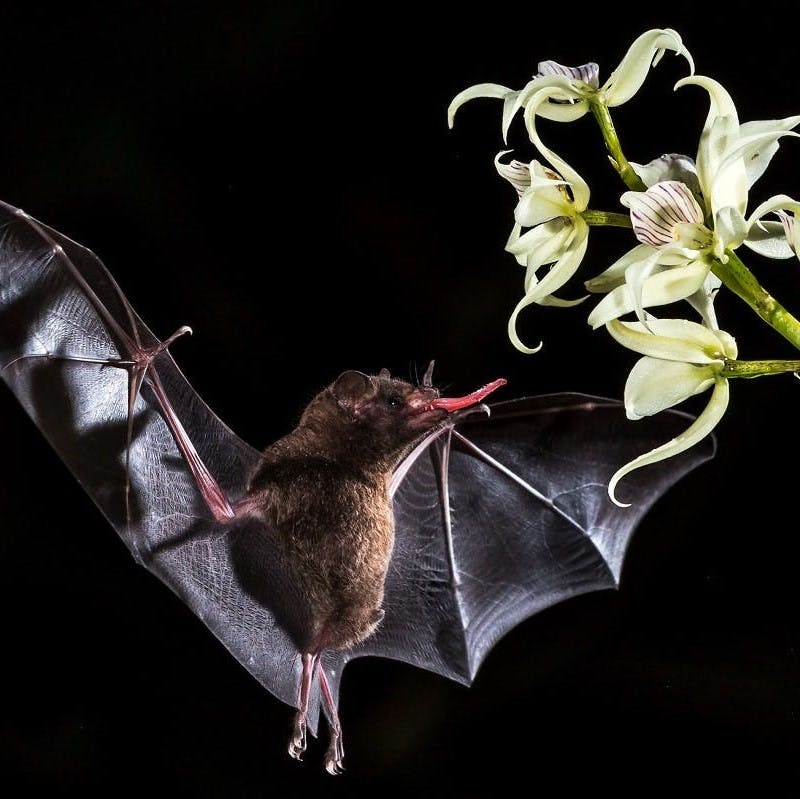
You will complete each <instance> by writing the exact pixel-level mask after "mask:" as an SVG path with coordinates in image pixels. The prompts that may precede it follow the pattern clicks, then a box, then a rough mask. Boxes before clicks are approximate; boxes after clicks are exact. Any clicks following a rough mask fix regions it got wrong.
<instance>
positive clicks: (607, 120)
mask: <svg viewBox="0 0 800 799" xmlns="http://www.w3.org/2000/svg"><path fill="white" fill-rule="evenodd" d="M590 104H591V107H592V113H593V114H594V118H595V119H596V120H597V124H598V125H599V126H600V131H601V132H602V134H603V141H604V142H605V143H606V150H608V154H609V156H610V157H611V165H612V166H613V167H614V169H616V170H617V172H619V176H620V177H621V178H622V180H623V181H624V183H625V185H626V186H627V187H628V188H629V189H631V190H633V191H646V190H647V186H645V185H644V183H642V179H641V178H640V177H639V176H638V175H637V174H636V172H635V171H634V169H633V167H632V166H631V165H630V164H629V163H628V159H627V158H626V157H625V154H624V153H623V152H622V147H621V146H620V143H619V138H618V137H617V131H616V130H615V129H614V123H613V122H612V120H611V112H610V111H609V109H608V106H607V105H606V102H605V100H604V99H603V98H601V97H599V96H598V95H595V97H594V98H593V99H592V100H591V101H590Z"/></svg>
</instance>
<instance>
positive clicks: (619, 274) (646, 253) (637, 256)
mask: <svg viewBox="0 0 800 799" xmlns="http://www.w3.org/2000/svg"><path fill="white" fill-rule="evenodd" d="M653 252H655V250H654V248H653V247H650V246H648V245H647V244H637V245H636V246H635V247H634V248H633V249H632V250H628V252H626V253H625V255H623V256H622V257H621V258H618V259H617V260H616V261H614V263H613V264H611V266H609V267H608V269H606V270H605V271H604V272H601V273H600V274H599V275H597V276H596V277H593V278H592V279H591V280H587V281H586V283H584V285H585V286H586V290H587V291H592V292H598V293H603V294H605V293H606V292H609V291H611V290H612V289H615V288H616V287H617V286H621V285H622V284H623V283H624V282H625V273H626V272H627V271H628V268H629V267H630V266H631V265H633V264H637V263H639V262H640V261H644V260H646V259H648V258H650V257H651V255H652V254H653Z"/></svg>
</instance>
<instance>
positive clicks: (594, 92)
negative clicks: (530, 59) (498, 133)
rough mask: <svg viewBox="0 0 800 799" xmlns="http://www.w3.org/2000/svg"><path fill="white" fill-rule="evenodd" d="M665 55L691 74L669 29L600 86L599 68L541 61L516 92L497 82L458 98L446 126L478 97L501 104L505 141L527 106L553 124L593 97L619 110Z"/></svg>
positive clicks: (645, 40)
mask: <svg viewBox="0 0 800 799" xmlns="http://www.w3.org/2000/svg"><path fill="white" fill-rule="evenodd" d="M667 50H672V51H674V52H675V53H678V54H681V55H683V56H684V57H685V58H686V60H687V61H688V62H689V65H690V68H691V71H692V72H694V63H693V62H692V57H691V56H690V55H689V52H688V51H687V50H686V48H684V46H683V44H682V42H681V37H680V36H679V35H678V33H677V32H676V31H674V30H672V29H671V28H666V29H663V30H662V29H659V28H655V29H653V30H649V31H646V32H645V33H643V34H642V35H641V36H639V37H638V38H637V39H636V40H635V41H634V42H633V44H632V45H631V46H630V47H629V48H628V52H627V53H626V54H625V56H624V57H623V59H622V61H621V62H620V63H619V65H618V66H617V68H616V69H615V70H614V71H613V72H612V73H611V75H610V76H609V77H608V80H606V82H605V83H604V84H603V85H602V86H600V78H599V75H600V69H599V67H598V65H597V64H595V63H594V62H590V63H588V64H583V65H582V66H579V67H565V66H563V65H561V64H558V63H557V62H555V61H542V62H540V63H539V65H538V73H537V74H536V75H535V76H534V78H533V80H531V81H530V82H529V83H528V84H527V85H526V86H525V87H524V88H523V89H521V90H519V91H515V90H513V89H509V88H508V87H507V86H502V85H500V84H498V83H479V84H476V85H475V86H470V87H469V88H468V89H465V90H464V91H462V92H460V93H459V94H457V95H456V96H455V97H454V98H453V101H452V102H451V103H450V106H449V108H448V109H447V120H448V125H449V126H450V127H451V128H452V127H453V119H454V117H455V114H456V111H458V109H459V108H460V107H461V106H462V105H463V104H464V103H466V102H468V101H469V100H474V99H475V98H477V97H494V98H497V99H501V100H502V101H503V140H504V141H505V140H506V136H507V133H508V128H509V126H510V125H511V120H512V119H513V118H514V115H515V114H516V113H517V111H519V109H520V108H523V107H526V106H527V107H529V105H528V104H529V103H530V104H531V105H532V106H533V111H531V114H538V115H539V116H542V117H545V118H547V119H553V120H556V121H558V122H570V121H572V120H575V119H579V118H580V117H582V116H583V115H584V114H586V113H587V112H588V111H589V109H590V107H591V103H592V102H593V101H594V100H595V99H596V98H602V102H604V103H605V104H606V105H607V106H608V107H614V106H617V105H622V104H623V103H625V102H627V101H628V100H630V99H631V97H633V95H634V94H636V92H637V91H639V89H640V88H641V86H642V84H643V83H644V80H645V78H646V77H647V72H648V70H649V69H650V67H651V66H655V65H656V64H657V63H658V62H659V61H660V60H661V57H662V56H663V55H664V53H665V52H666V51H667ZM531 138H533V137H531Z"/></svg>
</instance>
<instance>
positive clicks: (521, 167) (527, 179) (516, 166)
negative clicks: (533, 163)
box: [494, 150, 531, 197]
mask: <svg viewBox="0 0 800 799" xmlns="http://www.w3.org/2000/svg"><path fill="white" fill-rule="evenodd" d="M510 152H511V150H501V151H500V152H499V153H498V154H497V155H496V156H495V157H494V167H495V169H496V170H497V172H498V174H499V175H500V177H501V178H505V179H506V180H507V181H508V182H509V183H510V184H511V185H512V186H513V187H514V188H515V189H516V190H517V194H518V195H519V196H520V197H521V196H522V195H523V194H524V193H525V191H526V190H527V189H529V188H530V186H531V170H530V167H529V166H528V164H524V163H522V161H517V159H516V158H514V159H512V160H511V161H509V163H507V164H504V163H503V162H502V161H501V160H500V159H501V158H502V157H503V156H504V155H507V154H508V153H510Z"/></svg>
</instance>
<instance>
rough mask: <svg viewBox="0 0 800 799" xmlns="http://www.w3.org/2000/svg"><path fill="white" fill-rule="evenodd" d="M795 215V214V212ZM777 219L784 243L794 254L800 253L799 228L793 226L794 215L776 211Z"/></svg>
mask: <svg viewBox="0 0 800 799" xmlns="http://www.w3.org/2000/svg"><path fill="white" fill-rule="evenodd" d="M795 213H797V212H796V211H795ZM777 214H778V218H779V219H780V220H781V225H782V227H783V232H784V234H785V236H786V241H787V242H788V243H789V246H790V247H791V248H792V250H793V251H794V252H796V253H800V227H799V226H798V225H795V216H794V214H787V213H786V211H777Z"/></svg>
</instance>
